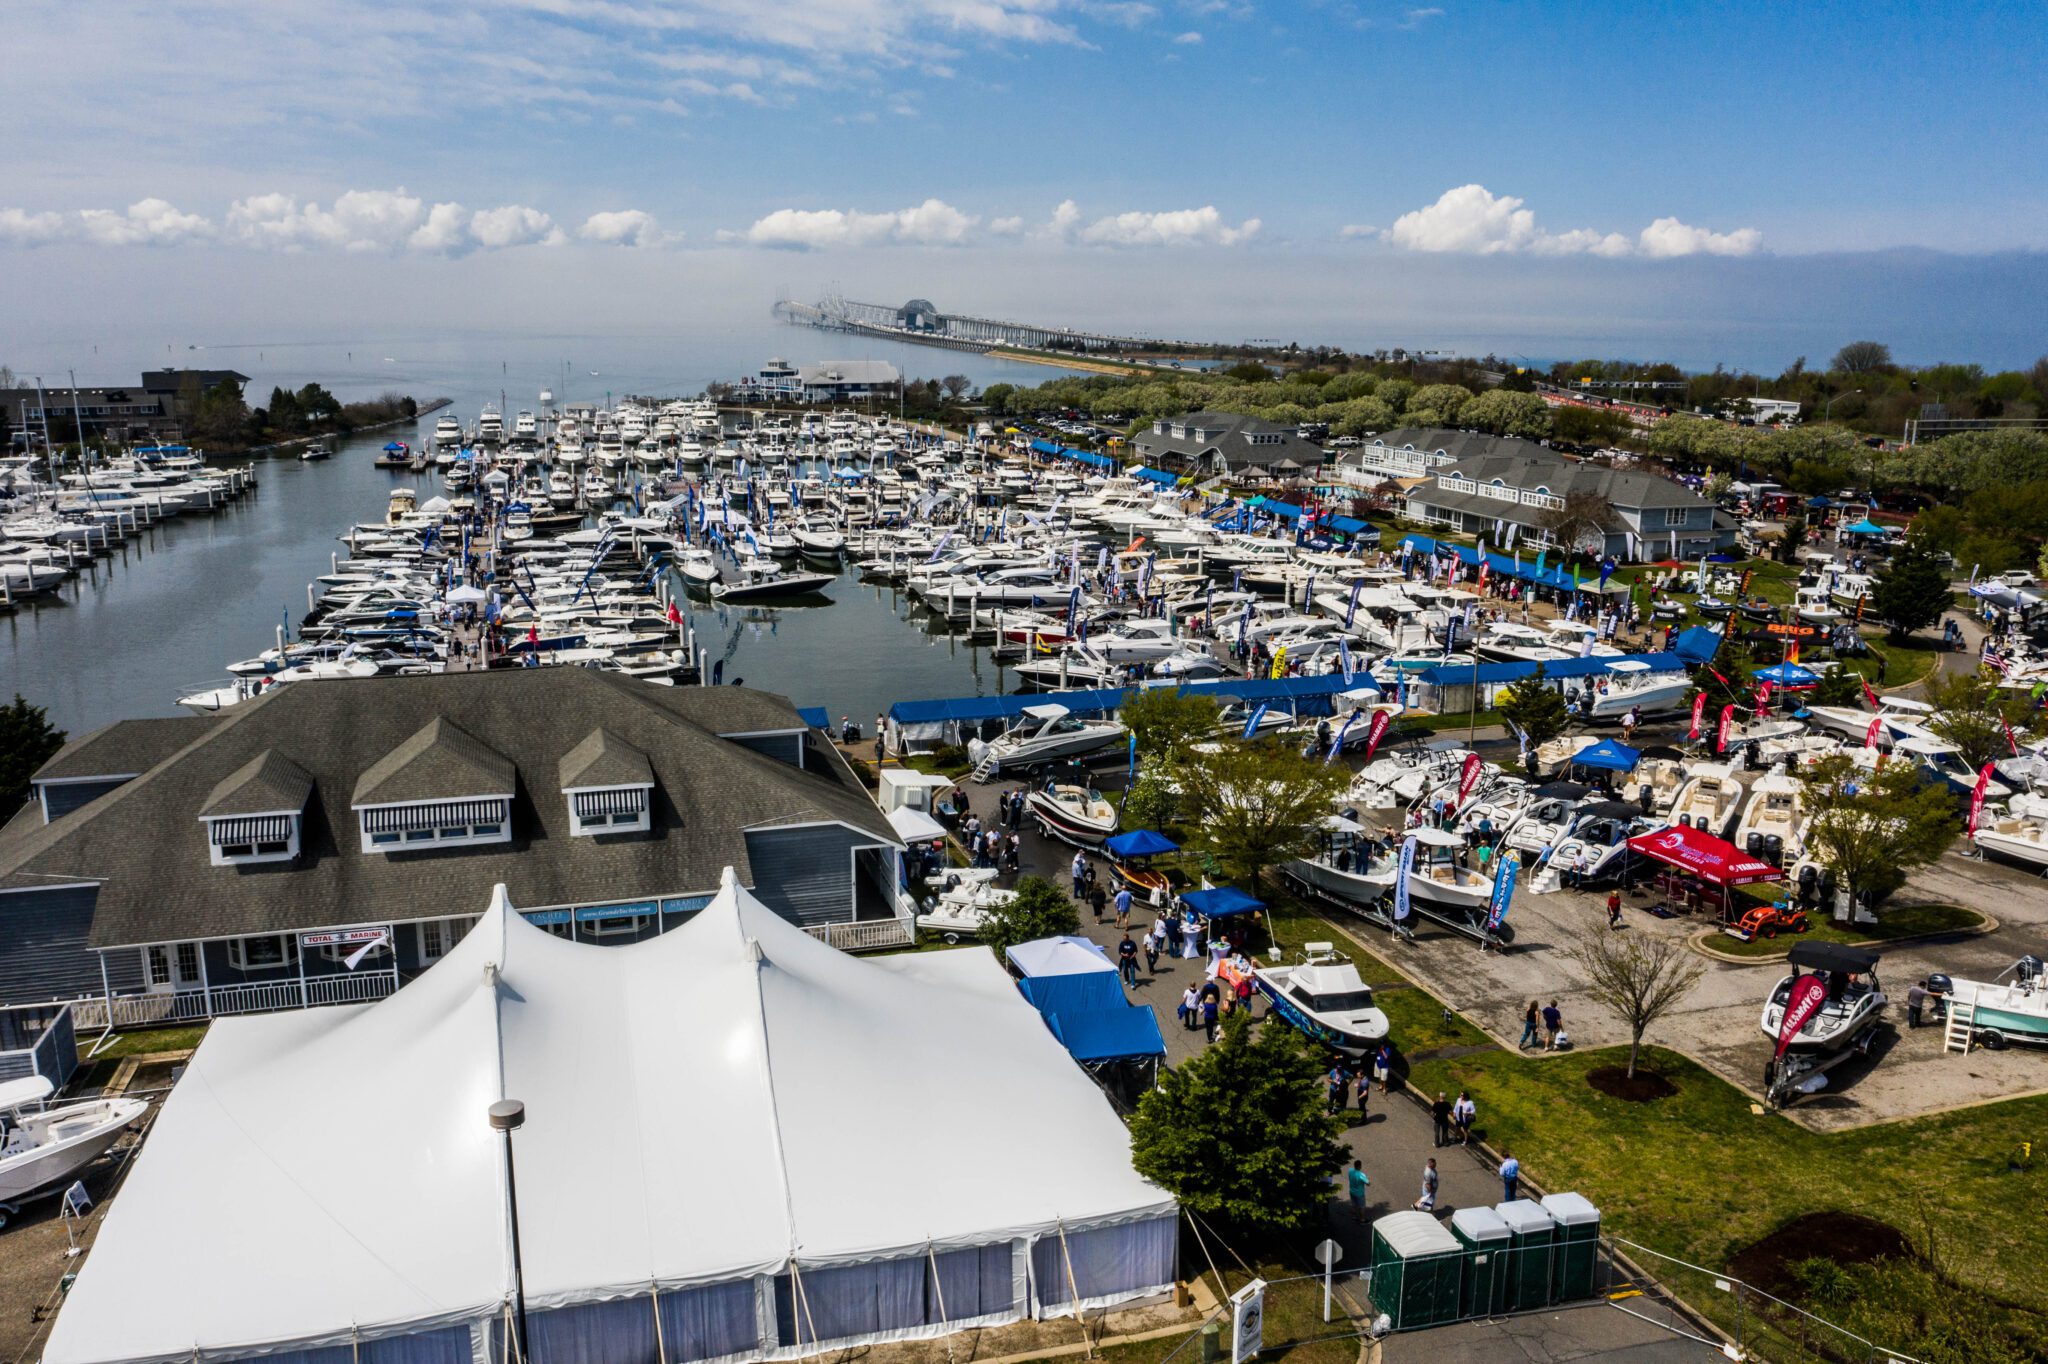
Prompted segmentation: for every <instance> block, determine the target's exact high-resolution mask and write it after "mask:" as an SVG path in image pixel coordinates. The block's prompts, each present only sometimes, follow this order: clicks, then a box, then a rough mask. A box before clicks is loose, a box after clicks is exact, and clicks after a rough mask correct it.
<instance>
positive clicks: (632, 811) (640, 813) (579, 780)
mask: <svg viewBox="0 0 2048 1364" xmlns="http://www.w3.org/2000/svg"><path fill="white" fill-rule="evenodd" d="M560 775H561V781H562V795H563V797H564V798H566V799H567V800H568V802H569V833H570V834H571V835H572V836H573V837H577V838H588V837H593V836H595V835H598V834H630V833H645V832H646V831H647V830H648V829H650V828H652V827H653V799H654V767H653V765H652V764H651V763H649V762H648V761H647V755H646V754H645V753H642V752H641V751H640V750H639V749H637V748H635V747H633V746H632V745H631V744H629V743H627V742H626V741H625V740H623V739H621V738H620V737H619V736H618V735H616V734H614V733H612V732H611V731H610V730H607V729H603V728H599V729H594V730H592V731H590V733H589V734H587V735H585V736H584V738H583V742H582V743H579V744H577V745H576V747H574V748H572V749H570V750H569V751H568V752H567V753H565V754H563V755H562V763H561V768H560Z"/></svg>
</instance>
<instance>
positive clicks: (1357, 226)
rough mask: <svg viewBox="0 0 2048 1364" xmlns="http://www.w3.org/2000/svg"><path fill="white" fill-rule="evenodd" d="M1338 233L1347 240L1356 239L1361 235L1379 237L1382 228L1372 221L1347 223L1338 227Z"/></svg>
mask: <svg viewBox="0 0 2048 1364" xmlns="http://www.w3.org/2000/svg"><path fill="white" fill-rule="evenodd" d="M1337 235H1338V236H1339V237H1342V238H1343V239H1344V240H1345V241H1356V240H1358V239H1359V238H1360V237H1377V236H1379V235H1380V229H1378V228H1376V227H1374V226H1373V225H1372V224H1371V223H1346V224H1344V226H1342V227H1340V228H1338V229H1337Z"/></svg>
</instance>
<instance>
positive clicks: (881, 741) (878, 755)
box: [875, 711, 888, 766]
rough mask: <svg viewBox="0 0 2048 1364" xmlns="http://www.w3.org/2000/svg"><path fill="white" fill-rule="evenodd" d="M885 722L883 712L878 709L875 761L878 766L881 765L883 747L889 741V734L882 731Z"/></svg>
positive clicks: (876, 714)
mask: <svg viewBox="0 0 2048 1364" xmlns="http://www.w3.org/2000/svg"><path fill="white" fill-rule="evenodd" d="M883 723H884V721H883V719H882V715H881V712H880V711H877V712H876V713H875V763H876V765H877V766H880V765H881V761H882V749H883V746H884V745H885V744H886V743H887V742H888V736H887V735H885V734H884V733H883V732H882V726H883Z"/></svg>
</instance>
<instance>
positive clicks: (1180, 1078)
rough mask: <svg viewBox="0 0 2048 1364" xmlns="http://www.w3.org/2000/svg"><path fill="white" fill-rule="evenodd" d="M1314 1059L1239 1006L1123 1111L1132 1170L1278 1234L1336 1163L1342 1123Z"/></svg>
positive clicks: (1183, 1198) (1246, 1227) (1212, 1211)
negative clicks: (1200, 1049) (1208, 1039)
mask: <svg viewBox="0 0 2048 1364" xmlns="http://www.w3.org/2000/svg"><path fill="white" fill-rule="evenodd" d="M1322 1074H1323V1064H1322V1061H1321V1059H1320V1058H1319V1057H1317V1056H1316V1055H1315V1054H1314V1053H1313V1052H1312V1051H1311V1050H1310V1049H1309V1046H1308V1044H1307V1042H1306V1041H1305V1040H1304V1039H1303V1038H1302V1036H1301V1034H1300V1033H1298V1032H1296V1031H1295V1030H1294V1029H1292V1028H1290V1027H1286V1026H1285V1025H1281V1024H1270V1023H1269V1024H1268V1026H1266V1027H1264V1028H1262V1029H1260V1030H1259V1032H1258V1035H1257V1037H1256V1038H1254V1036H1253V1033H1252V1027H1251V1018H1250V1016H1249V1015H1248V1014H1246V1013H1244V1012H1242V1011H1236V1012H1233V1013H1231V1014H1230V1016H1229V1017H1228V1018H1226V1019H1225V1020H1224V1023H1223V1032H1222V1035H1221V1037H1220V1038H1219V1039H1218V1040H1217V1043H1216V1045H1215V1046H1213V1047H1211V1048H1209V1050H1207V1051H1206V1052H1204V1053H1202V1054H1201V1055H1200V1056H1197V1057H1195V1058H1194V1059H1193V1060H1191V1061H1188V1062H1186V1063H1185V1064H1182V1065H1179V1066H1175V1067H1174V1068H1172V1069H1171V1070H1168V1071H1166V1072H1165V1073H1164V1074H1162V1075H1161V1076H1160V1077H1159V1088H1157V1089H1155V1090H1153V1091H1151V1092H1150V1093H1148V1094H1146V1095H1145V1097H1144V1098H1143V1099H1142V1100H1140V1101H1139V1104H1138V1111H1137V1112H1136V1113H1135V1114H1134V1115H1132V1118H1131V1163H1132V1165H1133V1166H1135V1167H1136V1168H1137V1171H1138V1173H1139V1174H1141V1175H1143V1176H1145V1177H1146V1178H1147V1179H1150V1180H1151V1181H1153V1182H1154V1183H1155V1184H1158V1185H1160V1186H1161V1187H1163V1188H1165V1189H1166V1190H1168V1191H1169V1192H1171V1193H1172V1194H1173V1196H1174V1197H1175V1198H1177V1199H1179V1200H1180V1203H1181V1206H1182V1207H1185V1208H1187V1209H1189V1210H1190V1211H1192V1212H1196V1213H1200V1214H1201V1215H1202V1216H1204V1217H1213V1218H1215V1219H1216V1220H1218V1221H1219V1222H1222V1223H1223V1224H1225V1225H1226V1226H1227V1227H1229V1228H1231V1229H1234V1230H1237V1231H1252V1232H1256V1231H1277V1230H1285V1229H1287V1228H1290V1227H1298V1226H1301V1225H1302V1224H1304V1223H1306V1222H1308V1221H1310V1220H1312V1219H1314V1218H1315V1217H1316V1216H1318V1215H1319V1214H1320V1213H1321V1212H1322V1210H1323V1208H1324V1205H1325V1203H1326V1201H1327V1200H1328V1198H1329V1196H1330V1176H1331V1175H1333V1174H1335V1173H1336V1172H1337V1171H1339V1170H1341V1169H1342V1168H1344V1157H1345V1155H1346V1152H1345V1149H1344V1147H1343V1146H1342V1145H1341V1144H1340V1143H1339V1141H1338V1134H1339V1133H1340V1132H1341V1131H1342V1130H1343V1129H1342V1125H1341V1120H1340V1119H1339V1118H1338V1117H1337V1116H1336V1115H1335V1114H1333V1113H1331V1112H1330V1111H1329V1107H1328V1104H1327V1102H1326V1101H1325V1098H1324V1094H1323V1090H1322V1085H1321V1077H1322Z"/></svg>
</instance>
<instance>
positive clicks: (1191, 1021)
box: [1177, 985, 1202, 1032]
mask: <svg viewBox="0 0 2048 1364" xmlns="http://www.w3.org/2000/svg"><path fill="white" fill-rule="evenodd" d="M1177 1013H1178V1014H1179V1017H1180V1026H1181V1031H1183V1032H1193V1031H1194V1030H1195V1023H1196V1020H1198V1019H1199V1018H1201V1016H1202V996H1201V994H1200V992H1199V991H1197V990H1196V989H1195V987H1194V986H1192V985H1190V986H1188V988H1187V989H1185V990H1183V991H1181V996H1180V1008H1179V1010H1177Z"/></svg>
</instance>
